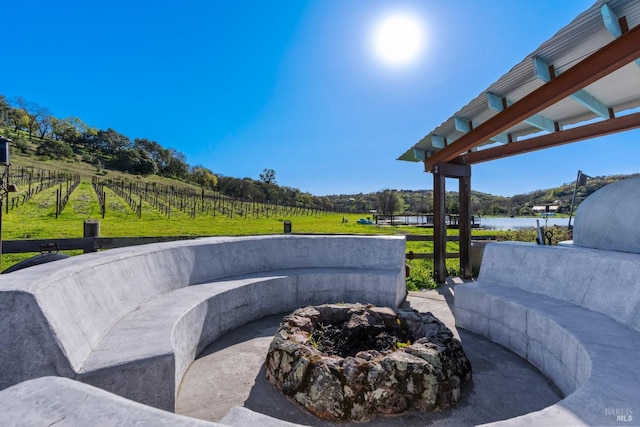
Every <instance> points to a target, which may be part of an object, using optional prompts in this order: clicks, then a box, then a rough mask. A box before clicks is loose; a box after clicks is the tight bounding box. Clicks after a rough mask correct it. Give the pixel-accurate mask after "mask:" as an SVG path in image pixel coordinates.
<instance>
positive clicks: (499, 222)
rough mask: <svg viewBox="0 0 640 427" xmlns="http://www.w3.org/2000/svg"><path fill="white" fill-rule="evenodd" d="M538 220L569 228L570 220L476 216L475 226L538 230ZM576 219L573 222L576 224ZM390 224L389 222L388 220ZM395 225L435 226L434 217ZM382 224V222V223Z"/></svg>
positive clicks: (398, 219)
mask: <svg viewBox="0 0 640 427" xmlns="http://www.w3.org/2000/svg"><path fill="white" fill-rule="evenodd" d="M536 220H538V221H540V225H541V226H542V227H553V226H554V225H557V226H558V227H565V228H566V227H567V226H568V225H569V218H567V217H563V218H556V217H550V218H548V219H545V218H542V217H539V216H538V217H516V218H509V217H479V216H474V224H479V225H480V228H483V229H485V230H518V229H523V228H536ZM574 220H575V218H573V219H572V220H571V223H572V224H573V223H574ZM387 221H388V223H390V221H389V220H387ZM446 221H447V223H449V224H457V215H456V216H454V217H453V219H451V218H449V216H447V219H446ZM393 222H394V224H406V225H421V226H430V225H433V215H397V216H394V217H393ZM381 223H382V222H381Z"/></svg>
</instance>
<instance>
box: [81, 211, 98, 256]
mask: <svg viewBox="0 0 640 427" xmlns="http://www.w3.org/2000/svg"><path fill="white" fill-rule="evenodd" d="M83 231H84V233H83V237H94V238H95V237H100V221H98V220H97V219H87V220H85V221H84V230H83ZM92 242H93V243H92V244H91V247H89V248H85V249H84V253H85V254H86V253H88V252H98V247H97V245H96V243H95V239H93V240H92Z"/></svg>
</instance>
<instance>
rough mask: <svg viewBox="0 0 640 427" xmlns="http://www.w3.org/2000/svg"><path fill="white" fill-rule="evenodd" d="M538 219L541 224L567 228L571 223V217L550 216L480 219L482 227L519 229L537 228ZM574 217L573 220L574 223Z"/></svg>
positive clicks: (487, 228)
mask: <svg viewBox="0 0 640 427" xmlns="http://www.w3.org/2000/svg"><path fill="white" fill-rule="evenodd" d="M536 220H539V221H540V225H541V226H543V227H544V226H547V227H553V226H554V225H557V226H558V227H564V228H566V227H567V226H568V225H569V218H553V217H551V218H549V219H548V220H545V219H544V218H541V217H528V218H496V217H491V218H489V217H484V216H483V217H482V218H481V219H480V227H481V228H484V229H486V230H517V229H522V228H536ZM545 221H546V222H545ZM573 222H574V219H572V220H571V223H572V224H573Z"/></svg>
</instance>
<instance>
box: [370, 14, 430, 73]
mask: <svg viewBox="0 0 640 427" xmlns="http://www.w3.org/2000/svg"><path fill="white" fill-rule="evenodd" d="M424 38H425V35H424V30H423V27H422V24H421V22H420V21H419V20H418V18H417V17H415V16H413V15H410V14H408V13H394V14H390V15H387V16H385V17H384V18H382V19H381V20H380V22H378V24H377V25H376V27H375V29H374V31H373V40H372V43H373V49H374V52H375V54H376V55H377V56H378V58H379V59H380V60H382V61H383V62H385V63H387V64H390V65H393V66H402V65H407V64H409V63H411V62H413V61H414V60H416V59H417V58H418V56H419V55H420V53H421V52H422V49H423V45H424Z"/></svg>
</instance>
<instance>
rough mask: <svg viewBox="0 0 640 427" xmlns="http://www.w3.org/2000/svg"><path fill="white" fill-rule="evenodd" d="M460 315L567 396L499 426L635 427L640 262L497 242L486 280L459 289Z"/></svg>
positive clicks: (639, 403)
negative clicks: (568, 426) (576, 426)
mask: <svg viewBox="0 0 640 427" xmlns="http://www.w3.org/2000/svg"><path fill="white" fill-rule="evenodd" d="M455 317H456V325H457V326H458V327H462V328H465V329H468V330H470V331H472V332H475V333H477V334H480V335H483V336H485V337H487V338H489V339H491V340H492V341H494V342H497V343H499V344H501V345H503V346H505V347H506V348H508V349H510V350H512V351H514V352H515V353H517V354H519V355H520V356H521V357H523V358H525V359H526V360H528V361H529V362H530V363H532V364H533V365H534V366H536V367H537V368H538V369H540V371H542V372H543V373H544V374H545V375H546V376H547V377H548V378H549V379H550V380H552V381H553V382H554V384H555V385H556V386H557V387H558V388H559V389H560V390H561V392H562V393H563V394H564V395H565V396H566V397H565V398H564V399H562V400H561V401H560V402H558V403H557V404H555V405H552V406H550V407H548V408H545V409H543V410H541V411H538V412H534V413H531V414H527V415H524V416H521V417H518V418H514V419H511V420H505V421H503V422H500V423H497V424H505V425H629V424H633V423H635V424H637V421H638V418H637V417H639V416H640V255H639V254H630V253H622V252H613V251H602V250H594V249H585V248H578V247H551V246H538V245H532V244H525V243H515V242H505V243H492V244H489V245H487V247H486V248H485V252H484V257H483V260H482V266H481V270H480V274H479V277H478V280H477V281H476V282H475V283H470V284H465V285H462V286H457V287H456V289H455ZM632 421H633V423H632Z"/></svg>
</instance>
